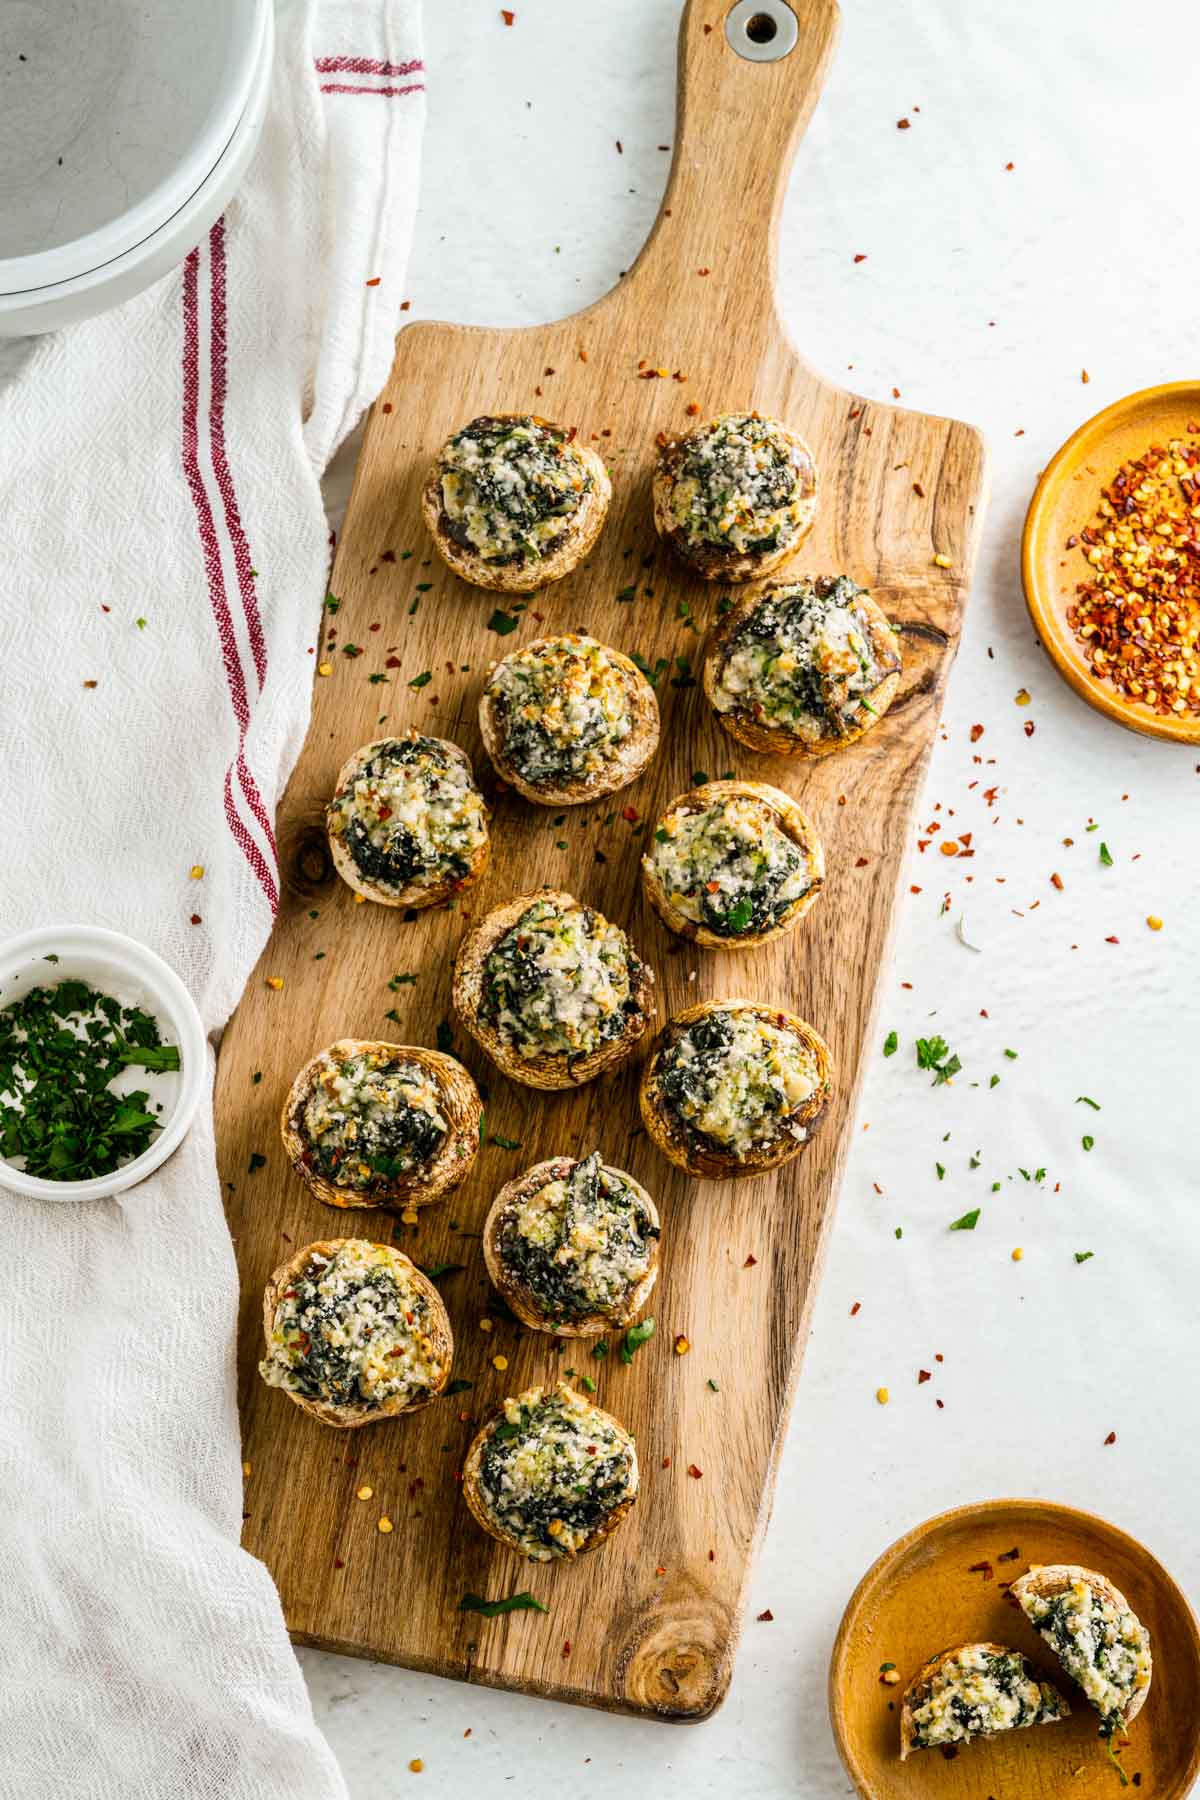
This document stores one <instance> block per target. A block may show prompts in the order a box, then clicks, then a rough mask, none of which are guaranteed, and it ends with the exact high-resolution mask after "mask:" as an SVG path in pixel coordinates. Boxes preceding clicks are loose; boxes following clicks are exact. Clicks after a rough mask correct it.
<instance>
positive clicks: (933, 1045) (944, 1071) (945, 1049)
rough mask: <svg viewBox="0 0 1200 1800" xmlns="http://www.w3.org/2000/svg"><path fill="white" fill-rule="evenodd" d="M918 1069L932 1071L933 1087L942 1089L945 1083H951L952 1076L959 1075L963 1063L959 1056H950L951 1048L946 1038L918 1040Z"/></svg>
mask: <svg viewBox="0 0 1200 1800" xmlns="http://www.w3.org/2000/svg"><path fill="white" fill-rule="evenodd" d="M917 1067H918V1068H919V1069H932V1071H933V1085H934V1087H940V1086H941V1085H942V1083H943V1082H944V1081H949V1080H950V1077H951V1076H952V1075H957V1074H958V1072H959V1070H960V1069H961V1068H962V1063H961V1062H960V1061H959V1059H958V1057H957V1056H952V1055H951V1054H950V1046H949V1044H948V1043H947V1042H946V1040H945V1038H943V1037H930V1038H918V1039H917Z"/></svg>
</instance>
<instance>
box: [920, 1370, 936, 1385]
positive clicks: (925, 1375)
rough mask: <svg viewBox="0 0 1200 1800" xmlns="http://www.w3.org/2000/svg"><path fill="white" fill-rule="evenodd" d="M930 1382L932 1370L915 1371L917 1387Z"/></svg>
mask: <svg viewBox="0 0 1200 1800" xmlns="http://www.w3.org/2000/svg"><path fill="white" fill-rule="evenodd" d="M932 1380H933V1371H932V1369H918V1370H917V1386H918V1387H920V1386H921V1385H922V1384H923V1383H924V1382H926V1381H932Z"/></svg>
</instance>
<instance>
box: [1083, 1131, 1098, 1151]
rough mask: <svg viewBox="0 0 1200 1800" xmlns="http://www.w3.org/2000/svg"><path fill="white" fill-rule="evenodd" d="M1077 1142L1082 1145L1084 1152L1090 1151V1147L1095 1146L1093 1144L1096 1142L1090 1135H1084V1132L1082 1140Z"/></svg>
mask: <svg viewBox="0 0 1200 1800" xmlns="http://www.w3.org/2000/svg"><path fill="white" fill-rule="evenodd" d="M1079 1141H1080V1143H1081V1144H1082V1145H1083V1147H1084V1149H1085V1150H1090V1149H1092V1147H1093V1146H1094V1144H1095V1142H1096V1140H1095V1138H1094V1137H1092V1136H1090V1135H1089V1134H1088V1133H1086V1132H1085V1134H1084V1135H1083V1137H1082V1138H1080V1140H1079Z"/></svg>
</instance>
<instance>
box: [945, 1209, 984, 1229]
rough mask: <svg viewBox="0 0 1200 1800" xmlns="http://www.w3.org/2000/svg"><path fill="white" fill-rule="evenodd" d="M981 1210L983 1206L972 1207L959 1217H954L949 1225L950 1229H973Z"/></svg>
mask: <svg viewBox="0 0 1200 1800" xmlns="http://www.w3.org/2000/svg"><path fill="white" fill-rule="evenodd" d="M982 1210H983V1208H982V1207H979V1206H975V1207H972V1209H971V1211H970V1212H965V1213H964V1214H963V1216H962V1218H961V1219H955V1221H954V1223H953V1225H951V1227H950V1229H951V1231H974V1229H975V1227H976V1226H977V1225H978V1223H979V1215H980V1213H981V1212H982Z"/></svg>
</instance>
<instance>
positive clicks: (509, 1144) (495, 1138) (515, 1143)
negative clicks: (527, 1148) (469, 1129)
mask: <svg viewBox="0 0 1200 1800" xmlns="http://www.w3.org/2000/svg"><path fill="white" fill-rule="evenodd" d="M488 1143H489V1144H495V1146H496V1148H497V1150H519V1149H520V1148H521V1144H520V1140H519V1139H518V1138H506V1137H501V1136H500V1134H499V1132H497V1131H493V1132H492V1134H491V1136H490V1137H489V1138H488Z"/></svg>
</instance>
